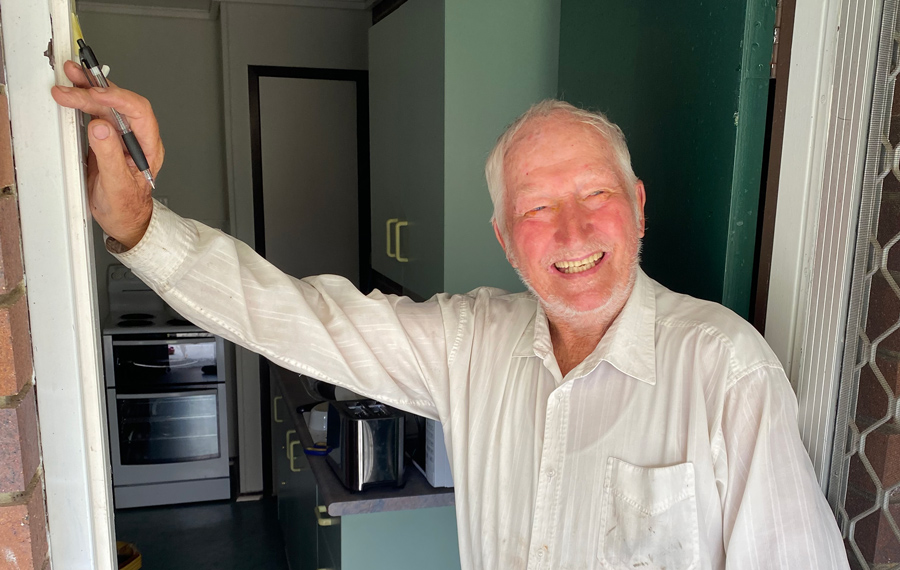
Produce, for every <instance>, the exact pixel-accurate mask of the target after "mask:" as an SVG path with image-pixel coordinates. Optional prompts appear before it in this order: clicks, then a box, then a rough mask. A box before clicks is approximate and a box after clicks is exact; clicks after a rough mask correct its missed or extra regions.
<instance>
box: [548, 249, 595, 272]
mask: <svg viewBox="0 0 900 570" xmlns="http://www.w3.org/2000/svg"><path fill="white" fill-rule="evenodd" d="M601 257H603V253H602V252H601V253H595V254H594V255H592V256H590V257H587V258H585V259H582V260H581V261H558V262H556V264H555V266H556V268H557V269H559V270H560V271H562V272H563V273H581V272H582V271H587V270H588V269H590V268H591V267H593V266H595V265H596V264H597V262H598V261H600V258H601Z"/></svg>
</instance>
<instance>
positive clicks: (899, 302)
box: [866, 271, 900, 352]
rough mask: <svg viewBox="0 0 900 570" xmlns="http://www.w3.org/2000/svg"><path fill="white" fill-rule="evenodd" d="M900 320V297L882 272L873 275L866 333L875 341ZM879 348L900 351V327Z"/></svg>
mask: <svg viewBox="0 0 900 570" xmlns="http://www.w3.org/2000/svg"><path fill="white" fill-rule="evenodd" d="M898 320H900V297H898V296H897V293H896V292H895V291H894V289H893V288H892V287H891V284H890V282H889V281H888V280H887V278H886V277H885V276H884V275H883V274H882V272H880V271H879V272H876V273H875V275H873V276H872V289H871V291H870V293H869V311H868V314H867V317H866V335H867V336H868V337H869V340H870V341H875V340H876V339H877V338H878V337H880V336H881V335H882V334H884V333H885V332H886V331H887V330H888V329H890V328H891V327H893V326H894V325H895V324H897V321H898ZM878 346H879V348H882V349H888V350H893V351H896V352H900V329H898V330H896V331H894V332H893V333H892V334H890V335H889V336H887V337H886V338H885V339H883V340H882V341H881V342H880V343H879V345H878Z"/></svg>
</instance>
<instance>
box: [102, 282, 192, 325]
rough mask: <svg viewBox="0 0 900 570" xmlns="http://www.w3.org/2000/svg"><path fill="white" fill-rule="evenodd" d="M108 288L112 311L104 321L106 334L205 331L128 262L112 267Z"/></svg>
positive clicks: (110, 309)
mask: <svg viewBox="0 0 900 570" xmlns="http://www.w3.org/2000/svg"><path fill="white" fill-rule="evenodd" d="M107 290H108V293H109V315H107V317H106V319H105V320H104V321H103V327H102V330H103V334H115V335H122V334H147V333H184V336H196V335H193V334H190V333H200V332H202V330H201V329H200V328H199V327H198V326H196V325H194V324H192V323H191V322H190V321H187V320H185V319H184V318H183V317H182V316H181V315H179V314H178V313H176V312H175V311H174V310H173V309H172V308H171V307H169V305H167V304H166V302H165V301H163V300H162V298H161V297H160V296H159V295H157V294H156V293H155V292H154V291H153V290H152V289H150V287H148V286H147V285H146V284H145V283H144V282H143V281H141V280H140V279H138V278H137V277H136V276H135V275H134V273H132V272H131V270H130V269H128V268H127V267H125V266H124V265H111V266H110V267H109V269H108V270H107ZM179 336H182V335H181V334H179Z"/></svg>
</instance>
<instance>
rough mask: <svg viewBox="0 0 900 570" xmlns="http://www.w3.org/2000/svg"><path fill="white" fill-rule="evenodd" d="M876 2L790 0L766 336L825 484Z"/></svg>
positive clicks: (879, 3) (863, 142)
mask: <svg viewBox="0 0 900 570" xmlns="http://www.w3.org/2000/svg"><path fill="white" fill-rule="evenodd" d="M882 4H883V0H798V1H797V8H796V14H795V18H794V22H795V24H794V32H793V37H794V44H793V47H792V49H791V61H790V77H789V84H788V101H787V112H786V118H785V132H784V144H783V154H782V162H781V173H780V179H779V185H778V186H779V191H778V205H777V213H776V218H775V239H774V247H773V251H772V268H771V280H770V283H769V298H768V308H767V315H766V339H767V340H768V342H769V344H770V345H771V346H772V348H773V349H774V351H775V353H776V354H777V355H778V357H779V358H780V359H781V362H782V364H783V365H784V368H785V371H786V372H787V374H788V378H790V380H791V384H792V385H793V387H794V390H795V391H796V393H797V399H798V404H799V414H798V422H799V427H800V435H801V438H802V439H803V443H804V444H805V445H806V448H807V451H808V452H809V454H810V457H811V459H812V462H813V467H814V469H815V472H816V476H817V478H818V479H819V482H820V484H821V486H822V489H823V490H825V487H826V485H827V483H828V481H829V474H828V471H829V467H830V460H831V447H832V442H833V437H834V423H835V415H836V408H837V398H838V395H839V387H840V386H839V385H840V372H841V359H842V357H843V337H844V331H845V328H846V320H847V310H848V298H849V289H850V278H851V273H852V264H853V253H854V248H855V243H856V225H857V214H856V212H857V209H858V205H859V197H860V195H861V190H862V174H863V168H864V161H865V151H866V144H867V138H866V135H867V132H868V124H869V115H870V112H871V111H870V109H871V99H872V95H871V93H872V85H873V81H874V77H875V63H876V52H877V45H878V35H879V31H880V28H881V8H882Z"/></svg>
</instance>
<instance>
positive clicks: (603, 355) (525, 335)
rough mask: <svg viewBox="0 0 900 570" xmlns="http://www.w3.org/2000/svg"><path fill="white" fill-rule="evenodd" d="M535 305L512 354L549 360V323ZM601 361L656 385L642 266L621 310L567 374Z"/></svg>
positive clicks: (650, 296)
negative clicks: (588, 351) (580, 360)
mask: <svg viewBox="0 0 900 570" xmlns="http://www.w3.org/2000/svg"><path fill="white" fill-rule="evenodd" d="M536 305H537V308H536V310H535V315H534V317H533V318H532V319H531V322H530V323H529V324H528V326H526V327H525V330H524V331H522V336H521V338H520V339H519V342H518V344H517V345H516V348H515V350H514V351H513V356H515V357H526V356H537V357H539V358H541V359H542V360H545V361H546V360H547V358H548V357H549V358H551V359H553V346H552V343H551V341H550V325H549V322H548V321H547V316H546V314H545V313H544V310H543V309H542V308H541V306H540V303H536ZM603 361H606V362H608V363H610V364H611V365H613V366H614V367H615V368H616V369H617V370H619V371H620V372H622V373H623V374H627V375H628V376H631V377H632V378H634V379H636V380H640V381H641V382H645V383H647V384H650V385H651V386H652V385H655V384H656V295H655V293H654V290H653V283H652V281H651V280H650V278H649V277H647V275H646V274H645V273H644V271H643V270H642V269H638V274H637V278H636V279H635V283H634V288H633V289H632V291H631V295H630V296H629V297H628V301H626V302H625V306H624V307H623V308H622V312H621V313H619V316H618V317H617V318H616V320H615V321H613V324H612V325H610V327H609V330H607V331H606V334H605V335H603V338H602V339H601V340H600V343H599V344H597V348H595V349H594V351H593V352H592V353H591V354H590V355H588V357H587V358H585V359H584V361H582V362H581V364H579V365H578V366H576V367H575V368H574V369H573V370H572V371H571V372H570V373H569V377H570V378H580V377H582V376H586V375H588V374H590V373H591V372H593V370H594V369H595V368H597V366H599V365H600V363H601V362H603ZM553 363H554V364H555V359H553Z"/></svg>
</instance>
